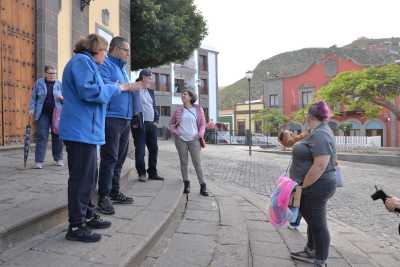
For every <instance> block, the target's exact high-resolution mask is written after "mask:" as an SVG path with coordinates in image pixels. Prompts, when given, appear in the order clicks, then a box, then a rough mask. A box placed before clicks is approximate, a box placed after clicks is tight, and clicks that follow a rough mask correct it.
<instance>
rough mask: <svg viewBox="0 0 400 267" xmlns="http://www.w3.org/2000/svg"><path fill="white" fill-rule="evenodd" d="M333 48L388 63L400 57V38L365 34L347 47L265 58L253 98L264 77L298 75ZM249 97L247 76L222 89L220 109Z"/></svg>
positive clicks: (364, 60)
mask: <svg viewBox="0 0 400 267" xmlns="http://www.w3.org/2000/svg"><path fill="white" fill-rule="evenodd" d="M329 52H335V53H336V54H338V55H341V56H343V57H349V58H351V59H353V60H354V62H356V63H357V64H360V65H364V66H378V65H384V64H388V63H393V62H394V61H395V60H397V59H400V38H386V39H368V38H365V37H362V38H359V39H357V40H355V41H354V42H352V43H351V44H349V45H346V46H344V47H336V46H332V47H330V48H305V49H300V50H296V51H291V52H285V53H282V54H279V55H276V56H273V57H271V58H269V59H266V60H262V61H261V62H260V63H258V65H257V67H256V68H255V69H254V76H253V80H252V85H251V91H252V96H251V97H252V99H256V98H260V97H261V96H262V88H263V81H265V80H266V79H272V78H279V77H282V78H283V77H290V76H294V75H298V74H300V73H302V72H304V71H305V70H306V69H307V68H308V67H309V66H310V65H311V64H313V63H314V62H316V61H317V60H318V59H319V58H321V56H322V55H324V54H326V53H329ZM245 100H248V84H247V80H246V79H245V78H242V79H240V80H238V81H237V82H235V83H233V84H231V85H229V86H226V87H223V88H221V89H220V90H219V108H220V109H227V108H233V106H234V105H235V103H238V102H243V101H245Z"/></svg>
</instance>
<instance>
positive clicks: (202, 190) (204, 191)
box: [200, 183, 208, 197]
mask: <svg viewBox="0 0 400 267" xmlns="http://www.w3.org/2000/svg"><path fill="white" fill-rule="evenodd" d="M200 195H202V196H205V197H208V192H207V186H206V184H205V183H204V184H201V185H200Z"/></svg>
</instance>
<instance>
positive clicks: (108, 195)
mask: <svg viewBox="0 0 400 267" xmlns="http://www.w3.org/2000/svg"><path fill="white" fill-rule="evenodd" d="M129 51H130V47H129V43H128V42H127V41H126V40H125V39H124V38H122V37H118V36H117V37H114V38H113V39H112V40H111V43H110V48H109V55H108V57H107V58H106V60H105V61H104V63H103V64H102V65H100V66H99V70H100V74H101V76H102V78H103V80H104V83H106V84H119V83H126V82H129V77H128V74H127V73H126V70H125V66H126V63H127V61H128V59H129V56H130V53H129ZM138 98H139V92H123V93H121V94H119V95H114V96H113V97H112V98H111V100H110V102H109V103H108V104H107V114H106V122H105V138H106V143H105V144H104V145H102V146H101V150H100V157H101V161H100V171H99V188H98V194H99V200H98V211H99V212H101V213H103V214H108V215H111V214H114V213H115V210H114V207H113V203H114V204H132V203H133V198H131V197H128V196H126V195H125V194H123V193H122V192H121V191H120V174H121V169H122V166H123V164H124V162H125V159H126V155H127V152H128V146H129V131H130V123H131V119H132V117H133V114H134V113H135V112H137V111H140V107H139V105H138V103H140V101H138ZM135 104H136V105H135Z"/></svg>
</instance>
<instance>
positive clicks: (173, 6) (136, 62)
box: [131, 0, 207, 70]
mask: <svg viewBox="0 0 400 267" xmlns="http://www.w3.org/2000/svg"><path fill="white" fill-rule="evenodd" d="M131 25H132V27H131V46H132V55H131V60H132V69H133V70H137V69H141V68H147V67H156V66H160V65H163V64H165V63H168V62H174V61H175V62H182V61H185V60H186V59H188V58H189V56H190V55H191V54H192V53H193V50H195V49H196V48H198V47H199V46H200V42H201V41H202V40H203V39H204V37H205V36H206V35H207V26H206V22H205V20H204V18H203V16H202V15H201V14H200V13H199V11H197V9H196V6H195V5H194V4H193V0H131Z"/></svg>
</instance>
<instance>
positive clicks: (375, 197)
mask: <svg viewBox="0 0 400 267" xmlns="http://www.w3.org/2000/svg"><path fill="white" fill-rule="evenodd" d="M375 190H376V191H375V193H373V194H372V195H371V198H372V200H374V201H375V200H378V199H381V200H382V202H383V204H385V201H386V199H387V198H388V197H389V196H388V195H387V194H386V193H385V192H384V191H383V190H382V189H379V188H378V187H377V186H376V185H375ZM394 211H395V212H400V209H399V208H396V209H394Z"/></svg>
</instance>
